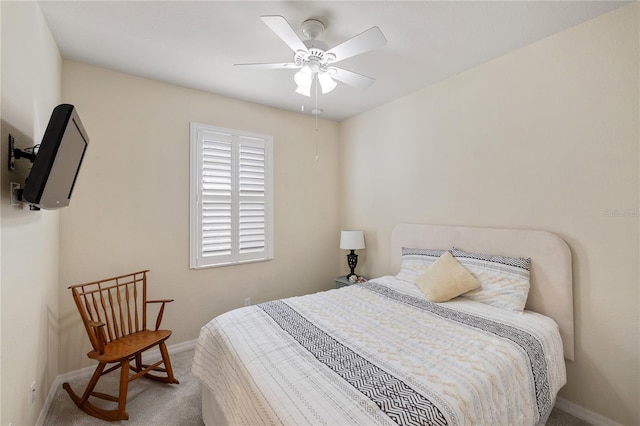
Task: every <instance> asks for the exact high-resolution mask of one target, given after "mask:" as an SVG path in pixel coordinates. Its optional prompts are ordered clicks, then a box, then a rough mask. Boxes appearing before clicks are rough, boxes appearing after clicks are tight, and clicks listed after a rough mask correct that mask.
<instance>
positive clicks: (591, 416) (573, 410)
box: [555, 397, 622, 426]
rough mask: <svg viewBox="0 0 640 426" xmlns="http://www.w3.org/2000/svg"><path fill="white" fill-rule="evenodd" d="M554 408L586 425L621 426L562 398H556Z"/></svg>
mask: <svg viewBox="0 0 640 426" xmlns="http://www.w3.org/2000/svg"><path fill="white" fill-rule="evenodd" d="M555 406H556V408H558V409H559V410H562V411H564V412H565V413H569V414H571V415H572V416H574V417H577V418H579V419H580V420H584V421H585V422H587V423H590V424H592V425H596V426H622V425H620V423H616V422H614V421H613V420H611V419H608V418H606V417H604V416H601V415H600V414H597V413H594V412H593V411H591V410H587V409H586V408H584V407H581V406H579V405H577V404H574V403H573V402H571V401H567V400H566V399H564V398H560V397H557V398H556V405H555Z"/></svg>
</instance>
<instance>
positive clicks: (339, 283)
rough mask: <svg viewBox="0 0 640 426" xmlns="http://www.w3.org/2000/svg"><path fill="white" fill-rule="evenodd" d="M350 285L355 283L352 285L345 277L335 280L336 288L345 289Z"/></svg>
mask: <svg viewBox="0 0 640 426" xmlns="http://www.w3.org/2000/svg"><path fill="white" fill-rule="evenodd" d="M352 284H355V283H352V282H351V281H349V278H347V276H346V275H343V276H341V277H338V278H336V288H341V287H346V286H348V285H352Z"/></svg>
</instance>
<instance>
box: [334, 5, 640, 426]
mask: <svg viewBox="0 0 640 426" xmlns="http://www.w3.org/2000/svg"><path fill="white" fill-rule="evenodd" d="M638 23H639V21H638V4H637V3H636V4H632V5H630V6H627V7H624V8H621V9H619V10H617V11H614V12H613V13H611V14H608V15H605V16H603V17H600V18H598V19H596V20H593V21H590V22H587V23H585V24H583V25H580V26H578V27H574V28H573V29H570V30H568V31H565V32H562V33H560V34H557V35H555V36H552V37H550V38H548V39H545V40H543V41H541V42H538V43H535V44H533V45H530V46H528V47H525V48H523V49H521V50H518V51H516V52H513V53H511V54H508V55H506V56H503V57H501V58H498V59H496V60H493V61H491V62H489V63H486V64H484V65H481V66H479V67H477V68H474V69H472V70H469V71H467V72H464V73H462V74H460V75H458V76H455V77H453V78H450V79H448V80H445V81H443V82H441V83H439V84H435V85H433V86H430V87H428V88H425V89H424V90H421V91H419V92H416V93H414V94H412V95H409V96H407V97H405V98H403V99H400V100H398V101H395V102H392V103H389V104H387V105H384V106H382V107H380V108H377V109H375V110H372V111H370V112H368V113H365V114H361V115H359V116H357V117H355V118H353V119H350V120H348V121H345V122H343V123H341V126H340V139H341V152H340V158H341V159H342V161H343V165H346V164H349V167H342V168H341V171H342V175H341V183H342V188H343V189H344V190H343V191H342V192H341V198H340V206H341V209H340V211H341V212H343V215H342V216H341V225H342V226H343V227H357V228H363V229H364V230H365V232H366V234H365V235H366V239H367V248H366V250H365V251H366V260H365V261H364V263H363V265H362V268H363V269H362V272H363V273H364V274H366V275H369V276H378V275H381V274H388V273H390V272H391V271H389V263H388V258H389V238H390V232H391V230H392V228H393V226H394V225H395V224H397V223H402V222H408V223H412V222H413V223H434V224H453V225H456V224H459V225H474V226H493V227H515V228H532V229H546V230H550V231H553V232H556V233H558V234H559V235H560V236H562V237H563V238H564V239H565V240H566V241H567V242H568V243H569V245H570V246H571V249H572V253H573V261H574V299H575V320H576V360H575V362H569V363H568V365H567V370H568V384H567V385H566V387H565V388H563V390H562V391H561V392H560V396H561V397H563V398H566V399H567V400H569V401H571V402H573V403H575V404H578V405H580V406H582V407H584V408H586V409H588V410H591V411H593V412H595V413H598V414H600V415H602V416H606V417H608V418H610V419H613V420H615V421H618V422H620V423H623V424H629V425H631V424H634V425H635V424H639V423H640V412H639V405H638V401H639V400H640V395H639V382H638V377H640V376H639V374H640V373H639V362H640V361H639V359H640V354H639V351H638V350H639V341H638V336H639V317H638V309H639V307H638V300H639V294H638V283H639V281H640V276H639V273H638V257H639V250H638V240H639V238H638V237H639V234H638V233H639V227H638V223H639V218H638V207H639V197H638V195H639V183H638V173H639V167H638V158H639V152H638V145H639V143H638V142H639V137H638V135H639V133H638V132H639V122H638V117H639V112H640V111H639V110H638V90H639V88H638V75H639V74H638V69H639V68H638V54H639V43H638V39H639V38H638ZM616 210H618V211H619V212H621V213H622V215H623V216H622V217H613V215H615V214H617V213H616V212H615V211H616Z"/></svg>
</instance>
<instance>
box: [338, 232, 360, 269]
mask: <svg viewBox="0 0 640 426" xmlns="http://www.w3.org/2000/svg"><path fill="white" fill-rule="evenodd" d="M340 248H341V249H344V250H351V253H349V254H348V255H347V264H348V265H349V268H350V269H351V273H350V274H349V275H347V278H348V279H351V277H356V278H357V275H356V274H355V272H354V271H355V269H356V264H357V263H358V255H357V254H356V253H355V251H354V250H358V249H363V248H364V234H363V233H362V231H342V232H341V233H340Z"/></svg>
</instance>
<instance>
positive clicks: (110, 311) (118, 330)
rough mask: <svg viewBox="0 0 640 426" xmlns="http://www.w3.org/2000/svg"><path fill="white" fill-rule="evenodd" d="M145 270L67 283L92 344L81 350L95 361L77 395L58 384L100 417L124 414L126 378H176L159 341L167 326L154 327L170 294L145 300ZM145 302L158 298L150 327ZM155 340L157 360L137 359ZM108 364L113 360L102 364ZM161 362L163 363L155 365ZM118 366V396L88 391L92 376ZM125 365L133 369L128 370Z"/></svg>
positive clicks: (66, 385) (170, 380) (116, 417)
mask: <svg viewBox="0 0 640 426" xmlns="http://www.w3.org/2000/svg"><path fill="white" fill-rule="evenodd" d="M147 272H149V271H148V270H146V271H140V272H134V273H132V274H128V275H121V276H118V277H113V278H108V279H105V280H100V281H93V282H90V283H86V284H79V285H74V286H71V287H69V289H71V292H72V294H73V300H74V301H75V302H76V306H77V307H78V311H79V312H80V316H81V317H82V322H83V323H84V327H85V329H86V331H87V335H88V336H89V341H90V342H91V346H92V347H93V350H92V351H91V352H89V353H87V356H88V357H89V358H92V359H95V360H96V361H98V366H97V367H96V370H95V372H94V373H93V376H92V377H91V380H90V381H89V383H88V384H87V387H86V389H85V391H84V393H83V394H82V397H79V396H78V395H76V393H75V392H74V391H73V390H72V389H71V386H70V385H69V383H64V384H63V385H62V387H63V388H64V389H65V390H66V391H67V392H68V393H69V396H71V399H73V402H74V403H75V404H76V405H77V406H78V407H79V408H81V409H82V410H83V411H85V412H86V413H87V414H90V415H92V416H94V417H97V418H99V419H102V420H108V421H112V420H127V419H129V415H128V414H127V411H126V405H127V387H128V385H129V382H130V381H132V380H135V379H137V378H139V377H147V378H149V379H153V380H158V381H160V382H165V383H179V382H178V380H176V378H175V377H174V376H173V370H172V369H171V360H170V359H169V353H168V352H167V347H166V345H165V341H166V340H167V339H168V338H169V336H171V331H170V330H159V328H160V322H161V321H162V314H163V313H164V306H165V304H166V303H168V302H172V301H173V300H172V299H163V300H147ZM149 303H160V304H161V305H160V310H159V312H158V316H157V318H156V323H155V329H154V330H148V329H147V305H148V304H149ZM155 346H158V348H159V349H160V354H161V355H162V360H160V361H158V362H156V363H154V364H151V365H146V364H143V363H142V352H144V351H146V350H147V349H151V348H153V347H155ZM131 361H133V365H131ZM108 364H115V365H113V366H111V367H109V368H107V369H106V370H105V368H106V367H107V365H108ZM162 364H164V368H162V367H161V365H162ZM118 368H120V369H121V371H120V391H119V394H118V396H117V397H116V396H112V395H107V394H104V393H100V392H94V390H93V389H94V388H95V386H96V384H97V383H98V379H100V377H101V376H102V375H103V374H107V373H109V372H111V371H113V370H116V369H118ZM129 370H132V371H133V372H134V373H135V374H133V375H132V376H129ZM152 371H160V372H162V373H165V374H164V375H162V376H158V375H154V374H151V372H152ZM89 397H96V398H100V399H105V400H108V401H113V402H117V404H118V406H117V409H115V410H106V409H104V408H100V407H96V406H95V405H93V404H92V403H91V402H89Z"/></svg>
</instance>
